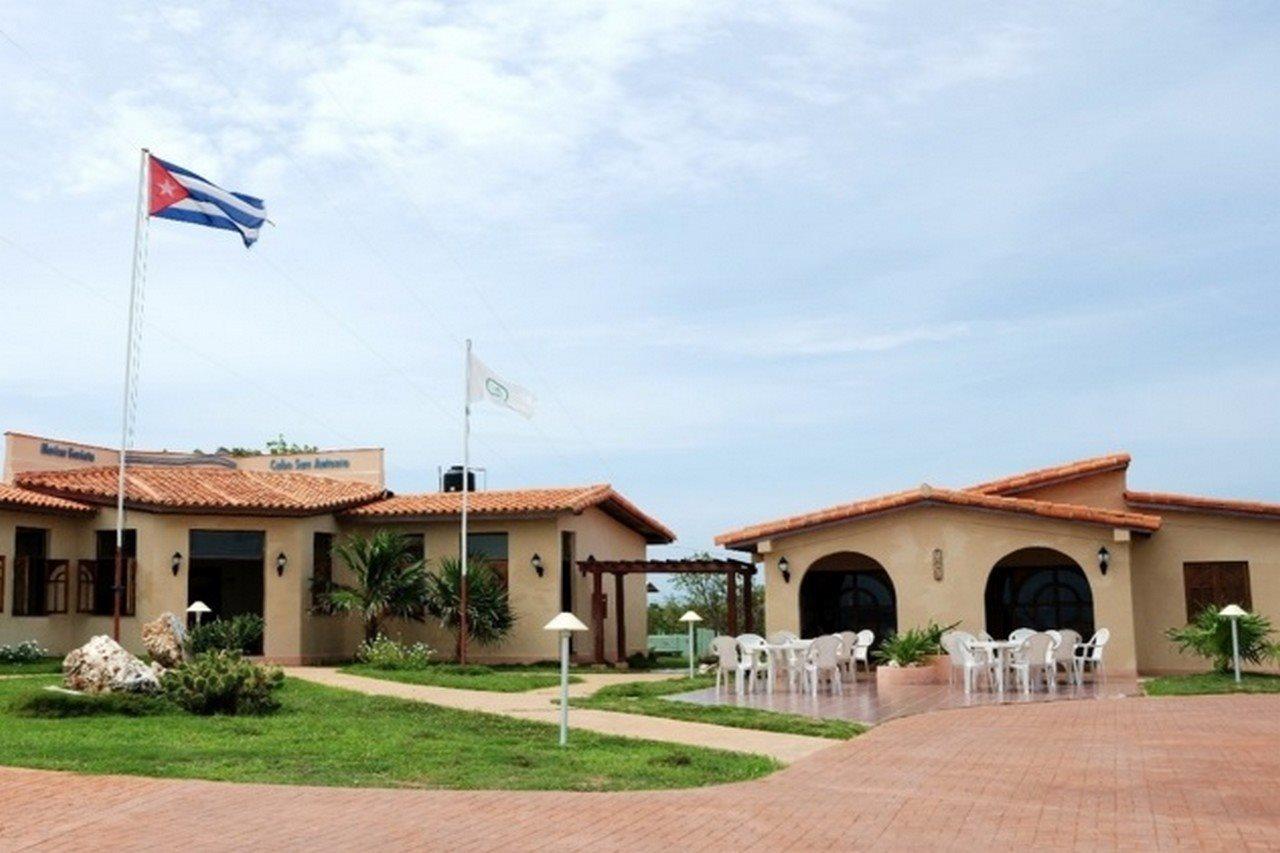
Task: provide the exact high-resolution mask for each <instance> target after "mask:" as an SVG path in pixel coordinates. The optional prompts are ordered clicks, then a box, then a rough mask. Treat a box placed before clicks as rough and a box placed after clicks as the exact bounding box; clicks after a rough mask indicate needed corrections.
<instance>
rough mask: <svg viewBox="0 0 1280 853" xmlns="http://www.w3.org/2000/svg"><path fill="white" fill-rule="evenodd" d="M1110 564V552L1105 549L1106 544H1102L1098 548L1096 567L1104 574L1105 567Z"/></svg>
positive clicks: (1105, 571)
mask: <svg viewBox="0 0 1280 853" xmlns="http://www.w3.org/2000/svg"><path fill="white" fill-rule="evenodd" d="M1110 565H1111V552H1110V551H1108V550H1107V546H1106V545H1103V546H1102V547H1101V548H1099V549H1098V568H1099V569H1101V570H1102V573H1103V574H1104V575H1105V574H1106V573H1107V567H1108V566H1110Z"/></svg>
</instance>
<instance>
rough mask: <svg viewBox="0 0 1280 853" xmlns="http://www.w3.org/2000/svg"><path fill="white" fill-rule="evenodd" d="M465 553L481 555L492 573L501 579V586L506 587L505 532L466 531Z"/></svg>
mask: <svg viewBox="0 0 1280 853" xmlns="http://www.w3.org/2000/svg"><path fill="white" fill-rule="evenodd" d="M467 554H468V555H469V556H476V557H483V558H484V560H485V562H487V563H488V564H489V566H490V568H492V569H493V573H494V574H496V575H497V576H498V578H499V579H500V580H501V581H502V586H503V588H508V578H507V534H505V533H468V534H467Z"/></svg>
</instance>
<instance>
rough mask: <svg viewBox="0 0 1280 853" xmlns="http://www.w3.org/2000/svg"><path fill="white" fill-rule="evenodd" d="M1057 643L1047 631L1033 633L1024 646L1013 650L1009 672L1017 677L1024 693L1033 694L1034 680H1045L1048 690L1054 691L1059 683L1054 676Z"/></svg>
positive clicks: (1023, 643)
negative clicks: (1054, 654) (1054, 655)
mask: <svg viewBox="0 0 1280 853" xmlns="http://www.w3.org/2000/svg"><path fill="white" fill-rule="evenodd" d="M1056 646H1057V643H1055V642H1054V639H1053V637H1052V636H1050V635H1049V634H1048V633H1047V632H1045V631H1032V632H1031V635H1030V636H1029V637H1027V638H1026V639H1024V640H1023V641H1022V644H1021V645H1020V646H1018V647H1017V648H1016V649H1014V650H1013V653H1012V655H1011V657H1010V660H1009V671H1010V672H1012V673H1013V674H1014V675H1015V676H1017V678H1018V681H1019V683H1020V684H1021V685H1022V692H1023V693H1030V692H1031V685H1032V681H1033V679H1043V680H1044V686H1045V689H1046V690H1051V689H1053V687H1054V685H1055V684H1056V683H1057V681H1056V679H1055V678H1054V674H1055V673H1056V672H1057V668H1058V667H1057V663H1056V662H1055V661H1054V657H1053V651H1054V649H1055V648H1056Z"/></svg>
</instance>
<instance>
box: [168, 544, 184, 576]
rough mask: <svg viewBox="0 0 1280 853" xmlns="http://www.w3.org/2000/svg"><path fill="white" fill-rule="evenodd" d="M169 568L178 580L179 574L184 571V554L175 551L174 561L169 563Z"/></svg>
mask: <svg viewBox="0 0 1280 853" xmlns="http://www.w3.org/2000/svg"><path fill="white" fill-rule="evenodd" d="M169 568H170V569H172V570H173V576H174V577H175V578H176V577H177V576H178V572H180V571H182V554H181V553H179V552H177V551H174V552H173V559H172V560H170V561H169Z"/></svg>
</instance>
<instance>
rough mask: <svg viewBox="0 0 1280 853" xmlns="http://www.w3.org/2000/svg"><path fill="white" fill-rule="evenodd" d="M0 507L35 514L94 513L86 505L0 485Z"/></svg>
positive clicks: (91, 508) (92, 509) (93, 510)
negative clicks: (28, 511) (33, 512)
mask: <svg viewBox="0 0 1280 853" xmlns="http://www.w3.org/2000/svg"><path fill="white" fill-rule="evenodd" d="M0 507H4V508H5V509H21V510H32V511H35V512H56V513H74V514H76V515H81V514H88V513H92V512H96V511H97V510H95V509H94V508H93V507H91V506H89V505H88V504H82V503H77V502H75V501H69V500H66V499H64V498H57V497H53V496H52V495H46V494H42V493H40V492H33V491H31V490H29V489H22V488H19V487H17V486H9V485H5V484H4V483H0Z"/></svg>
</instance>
